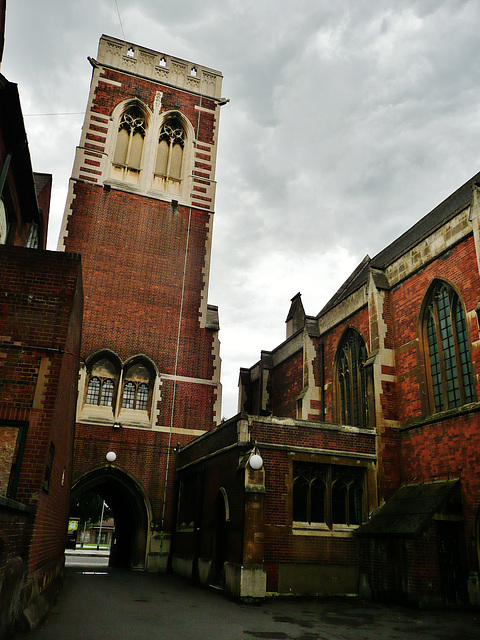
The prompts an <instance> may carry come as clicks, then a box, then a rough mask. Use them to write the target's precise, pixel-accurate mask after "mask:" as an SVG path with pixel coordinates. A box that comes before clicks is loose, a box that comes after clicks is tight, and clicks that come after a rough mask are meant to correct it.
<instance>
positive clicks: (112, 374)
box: [85, 358, 118, 407]
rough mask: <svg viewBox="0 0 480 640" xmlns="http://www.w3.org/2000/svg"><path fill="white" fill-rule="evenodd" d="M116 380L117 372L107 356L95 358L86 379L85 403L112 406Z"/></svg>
mask: <svg viewBox="0 0 480 640" xmlns="http://www.w3.org/2000/svg"><path fill="white" fill-rule="evenodd" d="M117 380H118V372H117V369H116V367H115V365H114V364H113V363H112V362H111V361H110V360H109V359H108V358H101V359H99V360H97V361H96V362H95V363H94V364H93V366H92V370H91V373H90V376H89V379H88V385H87V394H86V397H85V403H86V404H94V405H98V406H100V407H112V406H113V405H114V399H115V389H116V385H117Z"/></svg>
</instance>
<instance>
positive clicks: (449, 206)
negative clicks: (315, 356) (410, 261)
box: [317, 173, 480, 318]
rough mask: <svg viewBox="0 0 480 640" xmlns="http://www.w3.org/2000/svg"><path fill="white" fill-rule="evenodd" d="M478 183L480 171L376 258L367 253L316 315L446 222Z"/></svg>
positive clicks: (328, 308) (459, 208)
mask: <svg viewBox="0 0 480 640" xmlns="http://www.w3.org/2000/svg"><path fill="white" fill-rule="evenodd" d="M475 184H480V173H477V174H475V175H474V176H473V177H472V178H470V180H468V181H467V182H465V184H463V185H462V186H461V187H460V188H459V189H457V190H456V191H454V192H453V193H452V194H451V195H450V196H448V198H446V199H445V200H444V201H443V202H441V203H440V204H439V205H437V206H436V207H435V209H432V211H430V213H427V215H426V216H424V217H423V218H422V219H421V220H419V221H418V222H417V223H416V224H414V225H413V227H411V228H410V229H408V230H407V231H405V233H403V234H402V235H401V236H400V237H398V238H397V239H396V240H394V241H393V242H392V243H391V244H389V245H388V246H387V247H385V249H382V251H380V253H377V255H376V256H375V257H374V258H372V259H370V258H369V256H368V255H367V256H366V257H365V258H364V259H363V260H362V262H361V263H360V264H359V265H358V267H357V268H356V269H355V271H354V272H353V273H352V274H351V276H350V277H349V278H347V280H346V281H345V282H344V283H343V284H342V286H341V287H340V288H339V289H338V291H337V292H336V293H335V294H334V295H333V296H332V298H330V300H329V301H328V302H327V304H326V305H325V306H324V307H323V309H322V310H321V311H320V313H319V314H318V315H317V318H318V317H320V316H322V315H323V314H324V313H326V312H327V311H329V310H330V309H332V308H333V307H334V306H335V305H336V304H338V303H339V302H340V301H341V300H344V299H345V298H347V297H348V296H349V295H350V294H351V293H353V292H354V291H356V290H357V289H359V288H360V287H361V286H362V285H364V284H365V283H366V282H367V279H368V274H369V269H370V267H372V268H376V269H385V268H386V267H388V266H389V265H390V264H391V263H392V262H394V261H395V260H397V259H398V258H399V257H400V256H402V255H403V254H404V253H406V252H407V251H409V250H410V249H411V248H412V247H414V246H415V245H416V244H418V243H419V242H421V241H422V240H423V239H424V238H426V237H427V236H428V235H430V234H431V233H433V232H434V231H435V230H436V229H437V228H438V227H440V226H441V225H442V224H445V222H447V221H448V220H449V219H450V218H453V217H454V216H455V215H456V214H457V213H459V212H460V211H462V209H465V207H467V206H468V205H469V204H470V202H471V199H472V192H473V187H474V185H475Z"/></svg>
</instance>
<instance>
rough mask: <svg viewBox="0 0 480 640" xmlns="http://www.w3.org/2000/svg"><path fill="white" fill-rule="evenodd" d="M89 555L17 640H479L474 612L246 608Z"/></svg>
mask: <svg viewBox="0 0 480 640" xmlns="http://www.w3.org/2000/svg"><path fill="white" fill-rule="evenodd" d="M81 555H82V554H78V556H81ZM86 555H87V554H83V558H80V559H78V560H77V559H76V558H73V557H72V556H71V555H70V556H69V559H68V565H69V566H67V569H66V578H65V583H64V586H63V588H62V591H61V592H60V594H59V597H58V601H57V604H56V606H55V607H54V608H53V609H52V610H51V612H50V614H49V615H48V617H47V619H46V620H45V622H44V623H43V625H42V626H41V627H40V628H39V629H37V630H35V631H32V632H30V633H28V634H17V635H16V636H15V638H14V640H180V639H181V640H207V639H208V640H256V639H257V640H364V639H365V640H396V639H402V640H407V639H408V640H434V639H435V640H457V639H458V640H479V639H480V611H478V610H467V611H454V610H441V611H421V610H418V609H410V608H407V607H400V606H385V605H380V604H377V603H371V602H364V601H362V600H360V599H358V598H308V599H306V598H300V599H282V598H270V599H267V600H265V601H264V602H262V603H261V604H257V605H245V604H241V603H238V602H235V601H232V600H229V599H228V598H226V597H225V596H224V595H223V594H222V592H220V591H213V590H210V589H206V588H201V587H197V586H195V585H193V584H191V583H190V582H189V581H187V580H185V579H183V578H180V577H178V576H170V575H159V574H151V573H141V572H131V571H126V570H120V569H111V568H108V567H107V566H98V565H97V564H95V563H91V564H83V560H84V559H85V557H86ZM94 555H95V554H94ZM94 559H95V560H98V557H97V558H94ZM100 559H102V558H100ZM80 563H81V564H80Z"/></svg>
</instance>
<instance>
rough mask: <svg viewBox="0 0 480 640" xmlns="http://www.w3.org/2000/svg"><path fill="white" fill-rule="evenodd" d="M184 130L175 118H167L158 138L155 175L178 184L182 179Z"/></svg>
mask: <svg viewBox="0 0 480 640" xmlns="http://www.w3.org/2000/svg"><path fill="white" fill-rule="evenodd" d="M185 137H186V136H185V129H184V127H183V125H182V123H181V122H180V118H178V117H177V116H171V117H170V118H168V119H167V120H166V121H165V122H164V124H163V126H162V128H161V129H160V135H159V138H158V149H157V160H156V163H155V175H157V176H160V177H162V178H165V179H167V180H172V181H176V182H180V180H181V179H182V168H183V151H184V147H185Z"/></svg>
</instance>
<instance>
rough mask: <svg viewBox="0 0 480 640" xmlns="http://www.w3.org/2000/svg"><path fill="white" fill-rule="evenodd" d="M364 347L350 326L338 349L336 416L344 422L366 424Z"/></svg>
mask: <svg viewBox="0 0 480 640" xmlns="http://www.w3.org/2000/svg"><path fill="white" fill-rule="evenodd" d="M366 360H367V348H366V345H365V341H364V339H363V338H362V336H361V335H360V334H359V333H358V332H357V331H355V330H353V329H350V330H349V331H348V332H347V333H346V334H345V336H344V337H343V339H342V341H341V343H340V345H339V348H338V351H337V383H338V390H339V399H338V401H339V417H340V419H341V422H342V423H343V424H348V425H353V426H358V427H360V426H367V424H368V404H367V380H366V372H365V362H366Z"/></svg>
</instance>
